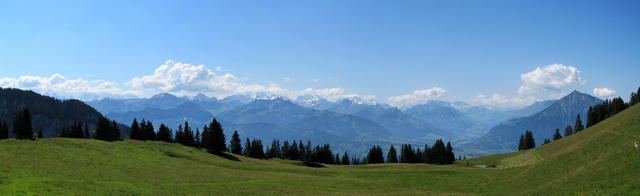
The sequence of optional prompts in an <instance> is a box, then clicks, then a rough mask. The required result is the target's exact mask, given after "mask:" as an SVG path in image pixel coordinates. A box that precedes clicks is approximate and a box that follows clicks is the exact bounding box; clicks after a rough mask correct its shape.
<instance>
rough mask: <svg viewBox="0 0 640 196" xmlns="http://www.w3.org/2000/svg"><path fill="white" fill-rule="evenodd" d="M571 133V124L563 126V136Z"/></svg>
mask: <svg viewBox="0 0 640 196" xmlns="http://www.w3.org/2000/svg"><path fill="white" fill-rule="evenodd" d="M571 134H573V128H572V127H571V125H567V127H566V128H564V136H565V137H567V136H570V135H571Z"/></svg>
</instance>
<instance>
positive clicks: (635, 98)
mask: <svg viewBox="0 0 640 196" xmlns="http://www.w3.org/2000/svg"><path fill="white" fill-rule="evenodd" d="M638 102H640V87H638V91H637V92H636V93H633V92H632V93H631V98H630V99H629V105H635V104H636V103H638Z"/></svg>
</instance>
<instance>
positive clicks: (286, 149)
mask: <svg viewBox="0 0 640 196" xmlns="http://www.w3.org/2000/svg"><path fill="white" fill-rule="evenodd" d="M280 151H282V152H281V153H280V154H281V155H282V156H280V158H281V159H290V157H291V146H290V145H289V141H287V140H285V141H284V142H282V148H280Z"/></svg>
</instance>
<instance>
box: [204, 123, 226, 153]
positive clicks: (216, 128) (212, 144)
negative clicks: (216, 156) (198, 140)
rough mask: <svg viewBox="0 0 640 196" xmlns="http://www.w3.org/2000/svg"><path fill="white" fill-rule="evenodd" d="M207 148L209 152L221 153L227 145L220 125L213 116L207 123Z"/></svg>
mask: <svg viewBox="0 0 640 196" xmlns="http://www.w3.org/2000/svg"><path fill="white" fill-rule="evenodd" d="M207 137H208V144H207V147H205V148H207V149H208V150H209V152H211V153H222V152H223V151H226V148H227V145H226V141H225V137H224V131H223V130H222V125H221V124H220V123H219V122H218V120H216V119H215V118H214V119H213V120H212V121H211V123H209V132H208V136H207Z"/></svg>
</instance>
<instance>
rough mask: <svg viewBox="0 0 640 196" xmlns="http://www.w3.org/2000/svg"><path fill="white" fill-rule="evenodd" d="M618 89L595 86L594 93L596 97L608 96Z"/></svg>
mask: <svg viewBox="0 0 640 196" xmlns="http://www.w3.org/2000/svg"><path fill="white" fill-rule="evenodd" d="M615 93H616V91H615V90H612V89H609V88H594V89H593V95H595V96H596V97H607V96H611V95H613V94H615Z"/></svg>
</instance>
